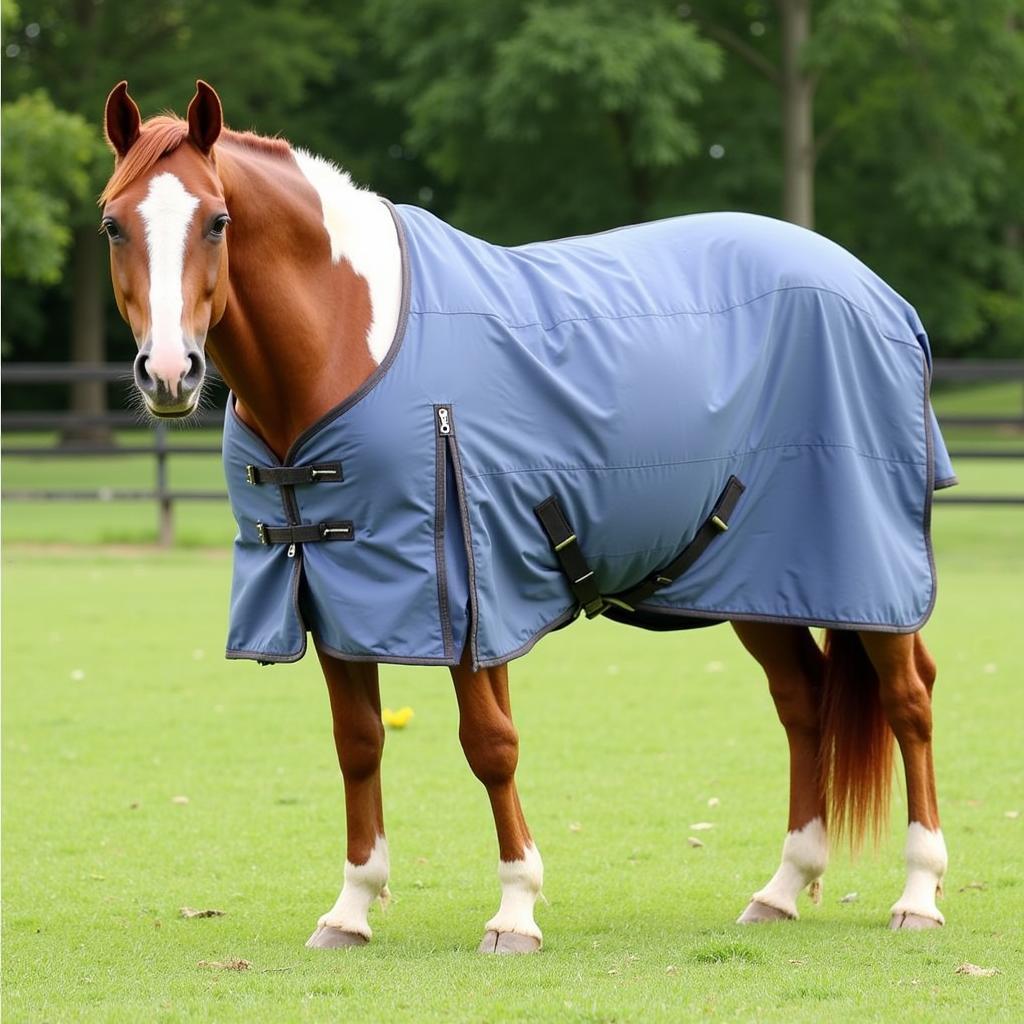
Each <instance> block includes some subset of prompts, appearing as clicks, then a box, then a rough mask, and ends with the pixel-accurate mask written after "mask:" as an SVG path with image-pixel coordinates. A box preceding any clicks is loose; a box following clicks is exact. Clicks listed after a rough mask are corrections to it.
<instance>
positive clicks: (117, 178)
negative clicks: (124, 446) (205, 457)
mask: <svg viewBox="0 0 1024 1024" xmlns="http://www.w3.org/2000/svg"><path fill="white" fill-rule="evenodd" d="M222 127H223V120H222V115H221V104H220V99H219V98H218V96H217V93H216V92H215V91H214V90H213V89H212V88H211V87H210V86H209V85H207V84H206V83H205V82H202V81H200V82H197V83H196V94H195V96H194V97H193V99H192V102H191V103H190V104H189V108H188V118H187V120H185V121H181V120H178V119H177V118H172V117H155V118H152V119H150V120H148V121H147V122H146V123H145V124H143V123H142V120H141V117H140V115H139V108H138V107H137V106H136V105H135V102H134V100H132V98H131V97H130V96H129V95H128V84H127V82H121V83H119V84H118V85H117V86H115V88H114V89H113V91H112V92H111V93H110V95H109V96H108V97H107V103H106V112H105V129H106V137H107V141H108V143H109V144H110V147H111V148H112V149H113V151H114V154H115V161H116V162H115V166H114V173H113V175H112V176H111V178H110V181H109V182H108V183H107V186H106V188H105V189H104V190H103V194H102V195H101V197H100V203H101V206H102V209H103V219H102V222H101V226H102V230H103V231H104V232H105V233H106V235H107V238H108V239H109V242H110V267H111V278H112V280H113V285H114V294H115V297H116V299H117V307H118V309H119V310H120V312H121V316H122V317H123V318H124V320H125V321H126V322H127V323H128V325H129V326H130V327H131V329H132V333H133V334H134V335H135V341H136V344H137V345H138V355H137V356H136V357H135V365H134V377H135V384H136V386H137V387H138V389H139V392H140V393H141V395H142V397H143V399H144V401H145V404H146V407H147V408H148V409H149V411H150V412H151V413H153V415H155V416H160V417H169V418H180V417H184V416H188V415H189V414H190V413H192V412H193V411H194V410H195V409H196V408H197V406H198V404H199V396H200V392H201V390H202V384H203V379H204V377H205V374H206V357H205V355H204V347H205V343H206V336H207V332H208V331H209V330H210V328H211V327H213V326H214V325H215V324H216V323H217V322H218V321H219V320H220V318H221V317H222V316H223V314H224V308H225V305H226V302H227V295H228V243H227V226H228V224H229V222H230V219H231V218H230V217H229V215H228V210H227V204H226V202H225V199H224V190H223V188H222V186H221V183H220V180H219V178H218V175H217V168H216V163H215V159H214V153H213V146H214V143H215V142H216V141H217V138H218V136H219V135H220V133H221V129H222Z"/></svg>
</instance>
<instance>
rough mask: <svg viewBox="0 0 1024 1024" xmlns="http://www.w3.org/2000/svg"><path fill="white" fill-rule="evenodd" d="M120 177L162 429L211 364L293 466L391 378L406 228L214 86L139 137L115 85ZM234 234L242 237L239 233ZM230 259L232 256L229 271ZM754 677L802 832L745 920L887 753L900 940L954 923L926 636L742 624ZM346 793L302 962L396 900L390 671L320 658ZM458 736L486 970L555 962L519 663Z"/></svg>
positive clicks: (766, 907) (776, 914) (475, 686)
mask: <svg viewBox="0 0 1024 1024" xmlns="http://www.w3.org/2000/svg"><path fill="white" fill-rule="evenodd" d="M106 137H107V139H108V141H109V143H110V145H111V147H112V148H113V150H114V153H115V157H116V165H115V170H114V173H113V176H112V177H111V179H110V181H109V182H108V184H107V186H106V188H105V190H104V192H103V195H102V197H101V205H102V207H103V220H102V225H103V229H104V230H105V231H106V234H107V235H108V237H109V240H110V261H111V272H112V277H113V285H114V292H115V294H116V297H117V304H118V308H119V310H120V312H121V315H122V316H123V317H124V319H125V320H126V321H127V323H128V324H129V325H130V326H131V329H132V333H133V334H134V336H135V340H136V343H137V345H138V355H137V356H136V358H135V364H134V373H135V383H136V385H137V387H138V389H139V391H140V392H141V395H142V397H143V399H144V401H145V404H146V406H147V407H148V409H149V410H150V411H151V412H152V414H153V415H154V416H158V417H187V416H188V415H189V414H190V413H191V412H192V411H193V410H195V409H196V407H197V404H198V401H199V395H200V390H201V387H202V384H203V377H204V371H205V365H206V358H207V355H209V356H210V357H212V358H213V360H214V361H215V363H216V365H217V368H218V369H219V371H220V374H221V375H222V376H223V378H224V380H225V381H226V382H227V383H228V385H229V386H230V387H231V390H232V392H233V394H234V397H235V402H236V406H235V409H236V412H237V415H238V417H239V418H240V419H241V421H242V422H244V423H245V424H246V425H247V427H248V428H249V429H250V430H251V431H252V432H254V433H255V434H258V435H259V437H260V438H262V439H263V441H264V442H265V443H266V445H267V446H268V447H269V448H270V449H271V450H273V451H274V452H275V453H277V455H278V456H279V457H281V456H283V455H284V453H285V452H286V451H287V450H288V448H289V446H290V445H291V444H292V442H293V441H294V440H295V439H296V438H297V437H298V436H299V435H300V434H301V433H302V432H303V431H304V430H305V429H306V428H307V427H309V425H310V424H312V423H314V422H315V421H317V420H318V419H319V418H320V417H321V416H323V415H324V414H325V413H326V412H327V411H328V410H330V409H331V408H332V407H334V406H336V405H338V403H339V402H342V401H343V400H344V399H345V398H346V397H347V396H349V395H351V394H352V393H353V392H355V391H356V390H357V389H359V388H360V386H361V385H362V384H363V383H364V382H365V381H366V380H367V378H368V377H370V375H371V374H372V373H373V372H374V370H375V369H376V367H377V366H378V365H379V364H380V363H381V361H382V360H383V359H384V356H385V354H386V352H387V350H388V346H389V345H390V342H391V339H392V337H393V335H394V333H395V331H396V328H397V324H398V321H399V313H400V309H399V307H400V302H401V291H402V260H401V254H400V249H399V241H398V238H397V236H396V229H395V225H394V222H393V220H392V217H391V215H390V213H389V211H388V209H387V207H386V206H385V205H384V203H383V202H382V201H381V200H380V199H379V198H378V197H377V196H376V195H374V194H373V193H371V192H368V191H364V190H360V189H358V188H356V187H355V186H354V185H353V184H352V182H351V180H350V179H349V177H348V175H347V174H344V173H342V172H341V171H339V170H338V169H337V168H336V167H334V166H333V165H332V164H330V163H329V162H327V161H326V160H323V159H321V158H319V157H316V156H313V155H311V154H310V153H308V152H305V151H303V150H301V149H297V148H293V147H291V146H290V145H289V144H288V143H287V142H286V141H284V140H283V139H269V138H262V137H259V136H256V135H253V134H249V133H239V132H235V131H231V130H228V129H226V128H225V127H224V126H223V123H222V114H221V104H220V100H219V98H218V96H217V94H216V93H215V92H214V90H213V89H212V88H210V87H209V86H208V85H206V84H205V83H203V82H199V83H197V92H196V95H195V97H194V98H193V99H192V101H191V103H190V105H189V108H188V117H187V119H186V120H180V119H177V118H174V117H170V116H160V117H154V118H152V119H150V120H148V121H146V122H145V123H143V122H142V120H141V118H140V115H139V110H138V108H137V107H136V105H135V103H134V102H133V100H132V99H131V98H130V97H129V95H128V90H127V85H126V83H124V82H122V83H120V84H119V85H118V86H117V87H116V88H115V89H114V90H113V91H112V92H111V94H110V96H109V98H108V100H107V104H106ZM229 225H230V227H229ZM229 254H230V255H229ZM732 625H733V628H734V629H735V630H736V633H737V634H738V636H739V638H740V640H741V642H742V643H743V645H744V646H745V647H746V649H747V650H748V651H749V652H750V654H751V655H752V656H753V657H754V659H755V660H756V661H757V662H758V663H759V664H760V666H761V668H762V669H763V671H764V673H765V675H766V676H767V680H768V686H769V689H770V692H771V695H772V698H773V700H774V702H775V706H776V709H777V711H778V716H779V719H780V720H781V722H782V725H783V727H784V728H785V730H786V737H787V739H788V742H789V755H790V800H789V821H788V832H787V835H786V838H785V841H784V843H783V846H782V860H781V864H780V866H779V868H778V870H777V871H776V872H775V874H774V875H773V876H772V877H771V878H770V880H769V881H768V882H767V883H766V884H765V886H764V887H763V888H762V889H760V890H759V891H758V892H756V893H754V895H753V897H752V898H751V899H750V901H749V903H748V905H747V907H746V909H745V910H744V911H743V913H742V914H741V915H740V917H739V922H740V923H743V924H751V923H757V922H770V921H781V920H786V919H794V918H796V917H797V902H796V901H797V897H798V895H799V894H800V892H801V890H803V889H809V890H810V892H811V894H812V897H813V896H814V895H815V894H816V892H817V891H818V888H819V879H820V877H821V875H822V872H823V871H824V870H825V867H826V862H827V860H828V849H829V842H828V834H827V830H826V822H831V824H832V830H833V837H834V836H835V834H838V833H840V832H843V831H844V830H845V831H847V832H849V833H850V835H851V836H852V837H856V836H857V835H858V834H861V833H863V831H864V830H865V829H866V828H870V827H872V826H873V827H874V829H875V830H876V832H877V830H878V829H879V828H880V827H881V824H882V822H883V821H884V816H885V814H886V811H887V807H888V797H889V785H890V781H891V758H892V752H893V747H892V739H893V736H895V739H896V742H897V743H898V744H899V748H900V752H901V754H902V758H903V764H904V767H905V771H906V785H907V799H908V811H909V832H908V837H907V843H906V868H907V881H906V887H905V889H904V891H903V894H902V896H901V897H900V898H899V899H898V900H897V902H896V903H895V905H894V906H893V908H892V915H891V920H890V926H891V927H892V928H894V929H919V928H932V927H936V926H938V925H941V924H943V917H942V914H941V913H940V912H939V910H938V908H937V906H936V902H935V900H936V895H937V893H938V892H939V890H940V888H941V882H942V877H943V874H944V872H945V869H946V850H945V845H944V842H943V838H942V832H941V831H940V827H939V812H938V804H937V800H936V793H935V779H934V772H933V767H932V712H931V693H932V684H933V682H934V679H935V665H934V662H933V661H932V658H931V657H930V655H929V654H928V652H927V650H926V649H925V646H924V644H923V642H922V640H921V637H920V636H919V635H918V634H895V633H885V632H870V631H859V632H858V631H853V630H850V631H843V630H829V631H827V632H826V638H825V643H824V647H823V648H820V647H819V646H818V644H817V643H816V642H815V640H814V639H813V638H812V635H811V633H810V631H809V630H808V629H807V628H806V627H804V626H796V625H780V624H777V623H768V622H751V621H742V622H740V621H737V622H733V623H732ZM318 656H319V659H320V662H321V665H322V668H323V673H324V676H325V678H326V682H327V689H328V694H329V697H330V706H331V712H332V715H333V721H334V739H335V743H336V746H337V753H338V760H339V763H340V766H341V773H342V777H343V780H344V789H345V801H346V818H347V829H348V845H347V859H346V863H345V868H344V884H343V887H342V889H341V893H340V895H339V896H338V899H337V902H336V903H335V904H334V906H333V907H332V908H331V909H330V910H328V911H327V913H326V914H324V915H323V916H322V917H321V918H320V920H319V922H318V925H317V928H316V930H315V931H314V933H313V935H312V937H311V938H310V939H309V941H308V943H307V945H309V946H313V947H321V948H328V947H340V946H355V945H361V944H363V943H365V942H367V941H368V940H369V939H370V936H371V930H370V925H369V922H368V912H369V910H370V907H371V905H372V904H373V902H374V901H375V900H376V899H377V898H379V897H383V896H386V895H387V881H388V847H387V842H386V840H385V834H384V815H383V808H382V804H381V784H380V763H381V754H382V750H383V745H384V730H383V727H382V723H381V709H380V695H379V689H378V682H377V665H376V664H374V663H371V662H366V661H343V660H339V659H338V658H336V657H333V656H331V655H329V654H328V653H327V652H326V651H324V650H323V649H320V648H319V647H318ZM451 675H452V680H453V682H454V686H455V696H456V699H457V701H458V707H459V714H460V726H459V737H460V740H461V742H462V746H463V749H464V751H465V755H466V759H467V760H468V761H469V765H470V768H471V769H472V771H473V773H474V774H475V775H476V776H477V778H478V779H479V780H480V781H481V782H482V783H483V785H484V787H485V789H486V790H487V796H488V798H489V799H490V802H491V807H492V810H493V813H494V823H495V828H496V831H497V837H498V850H499V854H500V861H499V865H498V877H499V881H500V883H501V904H500V906H499V908H498V911H497V913H496V914H495V915H494V917H492V918H491V919H490V920H489V921H488V922H487V923H486V924H485V925H484V929H485V934H484V938H483V942H482V944H481V946H480V949H481V950H482V951H485V952H498V953H519V952H530V951H533V950H535V949H538V948H539V947H540V943H541V933H540V929H539V928H538V927H537V924H536V922H535V920H534V903H535V901H536V899H537V896H538V894H539V893H540V891H541V882H542V871H543V869H542V864H541V858H540V854H539V852H538V850H537V846H536V844H535V843H534V841H533V838H532V836H531V833H530V830H529V828H528V826H527V823H526V818H525V817H524V815H523V810H522V806H521V805H520V801H519V795H518V793H517V791H516V783H515V771H516V764H517V760H518V749H519V748H518V736H517V733H516V728H515V726H514V725H513V721H512V712H511V704H510V700H509V688H508V668H507V665H499V666H496V667H485V668H479V669H477V670H475V671H474V669H473V667H472V661H471V659H470V657H469V656H468V654H467V655H464V656H463V658H462V662H461V664H459V665H457V666H455V667H453V668H452V669H451Z"/></svg>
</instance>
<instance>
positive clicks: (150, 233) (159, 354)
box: [139, 174, 199, 395]
mask: <svg viewBox="0 0 1024 1024" xmlns="http://www.w3.org/2000/svg"><path fill="white" fill-rule="evenodd" d="M198 206H199V200H198V198H196V196H194V195H192V193H191V192H189V191H188V190H187V189H186V188H185V186H184V185H183V184H182V183H181V181H180V179H178V178H177V177H175V175H173V174H158V175H157V176H156V177H155V178H153V180H152V181H151V182H150V183H149V192H147V194H146V198H145V199H144V200H143V201H142V202H141V203H139V213H140V214H141V216H142V219H143V221H144V223H145V225H146V247H147V249H148V251H149V322H150V338H151V341H152V349H151V351H150V355H149V360H148V364H147V365H148V369H149V372H150V373H151V374H152V375H153V376H154V377H157V378H158V379H160V380H162V381H163V382H164V383H165V384H167V386H168V387H169V388H170V390H171V394H172V395H176V394H177V392H178V381H179V380H180V379H181V377H182V375H183V374H184V373H185V371H186V370H187V369H188V360H187V359H186V357H185V343H184V340H183V337H182V329H181V311H182V307H183V305H184V298H183V296H182V275H183V274H184V267H185V239H186V238H187V236H188V227H189V224H191V222H192V217H193V216H194V215H195V212H196V207H198Z"/></svg>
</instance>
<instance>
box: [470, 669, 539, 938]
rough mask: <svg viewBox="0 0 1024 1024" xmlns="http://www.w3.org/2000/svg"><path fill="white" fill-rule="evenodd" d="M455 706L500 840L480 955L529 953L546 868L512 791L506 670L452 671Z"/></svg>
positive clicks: (515, 743)
mask: <svg viewBox="0 0 1024 1024" xmlns="http://www.w3.org/2000/svg"><path fill="white" fill-rule="evenodd" d="M451 672H452V681H453V682H454V684H455V695H456V698H457V700H458V703H459V739H460V741H461V743H462V749H463V751H464V752H465V755H466V760H467V761H468V762H469V766H470V768H471V769H472V771H473V774H474V775H475V776H476V777H477V778H478V779H479V780H480V781H481V782H482V783H483V784H484V787H485V788H486V789H487V796H488V798H489V799H490V802H491V810H492V811H493V813H494V825H495V829H496V831H497V834H498V853H499V857H500V860H499V862H498V880H499V881H500V883H501V905H500V907H499V908H498V912H497V913H496V914H495V915H494V917H492V918H491V919H490V920H489V921H488V922H487V924H485V925H484V937H483V941H482V942H481V944H480V952H481V953H533V952H535V951H536V950H538V949H540V946H541V941H542V937H541V932H540V928H538V927H537V923H536V921H535V920H534V918H533V907H534V904H535V903H536V901H537V897H538V896H539V895H540V891H541V885H542V883H543V881H544V865H543V864H542V862H541V859H540V853H539V852H538V851H537V847H536V846H535V845H534V842H533V839H532V838H531V836H530V830H529V829H528V828H527V825H526V818H525V817H524V816H523V809H522V806H521V805H520V803H519V794H518V792H517V790H516V783H515V771H516V766H517V764H518V761H519V736H518V733H517V732H516V729H515V726H514V725H513V723H512V710H511V705H510V701H509V695H508V670H507V668H506V666H504V665H501V666H496V667H494V668H484V669H480V670H478V671H476V672H474V671H473V670H472V669H471V667H470V666H469V665H468V663H467V662H466V661H465V660H464V661H463V663H462V664H461V665H458V666H456V667H454V668H453V669H452V670H451Z"/></svg>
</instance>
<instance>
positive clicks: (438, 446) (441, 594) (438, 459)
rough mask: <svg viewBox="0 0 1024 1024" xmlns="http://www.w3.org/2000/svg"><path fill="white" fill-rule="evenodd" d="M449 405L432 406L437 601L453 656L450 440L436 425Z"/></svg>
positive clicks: (445, 640) (443, 636)
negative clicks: (440, 411)
mask: <svg viewBox="0 0 1024 1024" xmlns="http://www.w3.org/2000/svg"><path fill="white" fill-rule="evenodd" d="M442 408H444V409H447V410H448V411H449V414H450V413H451V405H450V404H448V403H441V404H437V403H435V404H434V406H433V413H432V415H433V423H432V424H431V429H432V430H433V431H434V560H435V565H436V567H437V604H438V611H439V612H440V616H441V639H442V643H443V644H444V656H445V658H446V659H448V658H451V657H452V656H453V655H452V651H453V649H454V647H455V635H454V630H453V629H452V619H451V609H450V608H449V606H448V566H447V559H446V556H445V549H444V548H445V526H446V519H447V505H448V440H449V437H450V435H449V436H444V437H443V436H442V435H441V433H440V432H439V431H438V429H437V416H438V409H442Z"/></svg>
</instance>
